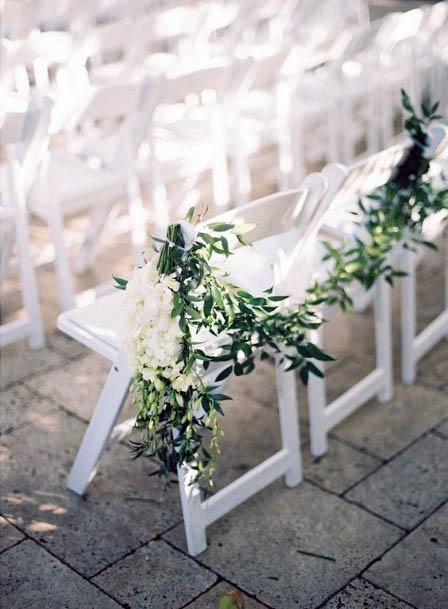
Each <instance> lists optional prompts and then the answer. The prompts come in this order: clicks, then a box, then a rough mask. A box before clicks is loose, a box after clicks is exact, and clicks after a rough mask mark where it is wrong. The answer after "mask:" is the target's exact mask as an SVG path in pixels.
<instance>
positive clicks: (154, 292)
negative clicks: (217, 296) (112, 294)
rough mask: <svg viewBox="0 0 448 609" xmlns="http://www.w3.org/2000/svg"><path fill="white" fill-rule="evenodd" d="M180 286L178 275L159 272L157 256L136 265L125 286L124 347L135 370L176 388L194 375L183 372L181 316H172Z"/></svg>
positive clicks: (185, 385) (185, 386)
mask: <svg viewBox="0 0 448 609" xmlns="http://www.w3.org/2000/svg"><path fill="white" fill-rule="evenodd" d="M178 289H179V282H178V281H177V279H176V278H175V276H166V275H160V274H159V272H158V270H157V257H153V258H151V259H150V260H149V261H148V262H147V263H146V264H145V265H144V266H143V267H141V268H136V269H135V270H134V273H133V275H132V277H131V279H130V280H129V282H128V284H127V286H126V292H125V295H126V298H125V313H126V318H127V319H126V336H125V341H124V346H125V349H126V352H127V353H128V356H129V365H130V367H131V370H132V371H133V372H134V373H140V374H142V376H143V378H144V379H145V380H149V381H151V382H153V383H154V384H155V386H156V389H158V390H160V389H161V388H162V387H163V384H162V383H163V379H166V380H170V381H171V383H172V386H173V388H174V389H176V390H177V391H186V390H187V389H188V387H189V386H190V385H192V384H193V380H192V378H191V376H190V375H189V374H188V375H185V374H183V373H182V369H183V366H184V364H183V362H179V363H177V360H178V358H179V352H180V344H181V340H182V331H181V330H180V328H179V317H172V316H171V311H172V309H173V293H174V292H177V291H178Z"/></svg>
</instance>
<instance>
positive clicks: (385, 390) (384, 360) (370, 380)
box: [308, 279, 393, 457]
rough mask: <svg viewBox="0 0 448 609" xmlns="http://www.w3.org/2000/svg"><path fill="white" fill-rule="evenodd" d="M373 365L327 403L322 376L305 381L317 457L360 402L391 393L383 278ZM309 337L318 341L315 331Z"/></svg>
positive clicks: (388, 323)
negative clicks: (361, 376)
mask: <svg viewBox="0 0 448 609" xmlns="http://www.w3.org/2000/svg"><path fill="white" fill-rule="evenodd" d="M374 308H375V343H376V367H375V369H374V370H373V371H372V372H371V373H370V374H368V375H367V376H365V377H364V378H363V379H362V380H360V381H359V382H358V383H356V385H354V386H353V387H351V388H350V389H349V390H348V391H346V392H345V393H343V394H342V395H341V396H339V397H338V398H337V399H335V400H334V401H333V402H331V403H330V404H327V403H326V395H325V380H324V379H321V378H318V377H317V376H314V375H311V376H310V379H309V381H308V404H309V416H310V437H311V440H310V444H311V453H312V454H313V455H314V456H315V457H319V456H321V455H323V454H324V453H326V452H327V450H328V439H327V434H328V432H329V431H330V430H331V429H333V427H335V426H336V425H338V423H340V422H341V421H343V420H344V419H345V418H347V417H348V416H349V415H350V414H351V413H352V412H354V411H355V410H357V409H358V408H359V407H360V406H362V405H363V404H365V403H366V402H368V401H369V400H370V399H372V398H373V397H375V396H377V397H378V400H379V401H380V402H387V401H388V400H390V399H392V395H393V371H392V331H391V304H390V287H389V286H388V284H387V283H386V282H385V281H384V280H383V279H381V280H379V281H378V282H377V284H376V286H375V300H374ZM312 339H313V340H314V342H316V343H317V344H320V342H321V337H320V333H319V332H318V331H316V332H314V333H313V336H312Z"/></svg>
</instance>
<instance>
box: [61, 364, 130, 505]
mask: <svg viewBox="0 0 448 609" xmlns="http://www.w3.org/2000/svg"><path fill="white" fill-rule="evenodd" d="M131 381H132V377H131V374H130V372H129V368H128V365H127V361H126V355H125V354H124V353H120V355H119V356H118V358H117V360H116V362H115V363H114V365H113V366H112V368H111V371H110V373H109V376H108V377H107V380H106V384H105V385H104V387H103V390H102V392H101V395H100V398H99V400H98V402H97V405H96V407H95V411H94V413H93V416H92V419H91V421H90V423H89V426H88V427H87V431H86V433H85V434H84V438H83V440H82V442H81V446H80V448H79V451H78V454H77V455H76V459H75V462H74V464H73V467H72V469H71V471H70V474H69V476H68V479H67V488H69V489H70V490H71V491H73V492H75V493H76V494H77V495H83V494H84V493H85V491H86V489H87V487H88V485H89V482H90V481H91V480H92V478H93V476H94V475H95V471H96V466H97V464H98V461H99V460H100V457H101V454H102V453H103V450H104V449H105V447H106V445H107V442H108V440H109V437H110V435H111V433H112V430H113V428H114V425H115V422H116V420H117V418H118V416H119V414H120V412H121V409H122V407H123V404H124V403H125V401H126V398H127V396H128V393H129V387H130V385H131Z"/></svg>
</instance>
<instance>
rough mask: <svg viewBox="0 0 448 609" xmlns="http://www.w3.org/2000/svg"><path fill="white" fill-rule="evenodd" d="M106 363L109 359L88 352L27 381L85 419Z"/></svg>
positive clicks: (94, 398) (97, 393)
mask: <svg viewBox="0 0 448 609" xmlns="http://www.w3.org/2000/svg"><path fill="white" fill-rule="evenodd" d="M110 367H111V365H110V362H109V361H108V360H106V359H105V358H104V357H101V356H100V355H97V354H96V353H90V354H89V355H87V356H86V357H82V358H80V359H77V360H75V361H72V362H69V363H67V364H66V365H64V366H62V367H60V368H57V369H56V370H52V371H51V372H48V373H47V374H44V375H42V376H39V377H37V378H35V379H31V380H30V381H28V383H27V385H28V386H29V387H31V389H33V390H36V391H38V392H39V393H40V394H41V395H45V396H48V397H50V398H51V399H52V400H53V401H55V402H57V403H58V404H60V405H61V406H64V408H67V409H68V410H71V411H72V412H74V413H75V414H77V415H78V416H80V417H81V418H83V419H85V420H89V419H90V417H91V415H92V412H93V409H94V407H95V404H96V401H97V399H98V397H99V395H100V393H101V389H102V388H103V385H104V382H105V380H106V378H107V375H108V373H109V370H110ZM68 389H69V390H68Z"/></svg>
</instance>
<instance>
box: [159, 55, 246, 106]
mask: <svg viewBox="0 0 448 609" xmlns="http://www.w3.org/2000/svg"><path fill="white" fill-rule="evenodd" d="M234 70H235V64H234V62H232V61H231V60H230V59H222V60H217V61H214V62H212V63H210V65H207V66H204V67H200V68H198V69H195V70H192V71H190V72H185V73H181V74H179V75H173V76H169V77H168V78H166V80H165V83H164V86H163V91H162V94H161V99H160V102H161V103H167V104H172V103H176V102H177V101H180V100H183V99H185V98H186V97H187V96H188V95H192V94H196V95H201V93H203V92H204V91H207V90H213V91H214V92H215V94H216V96H217V97H218V98H222V97H223V96H224V95H225V94H226V93H227V92H228V90H229V86H230V83H231V80H232V75H233V74H234Z"/></svg>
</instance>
